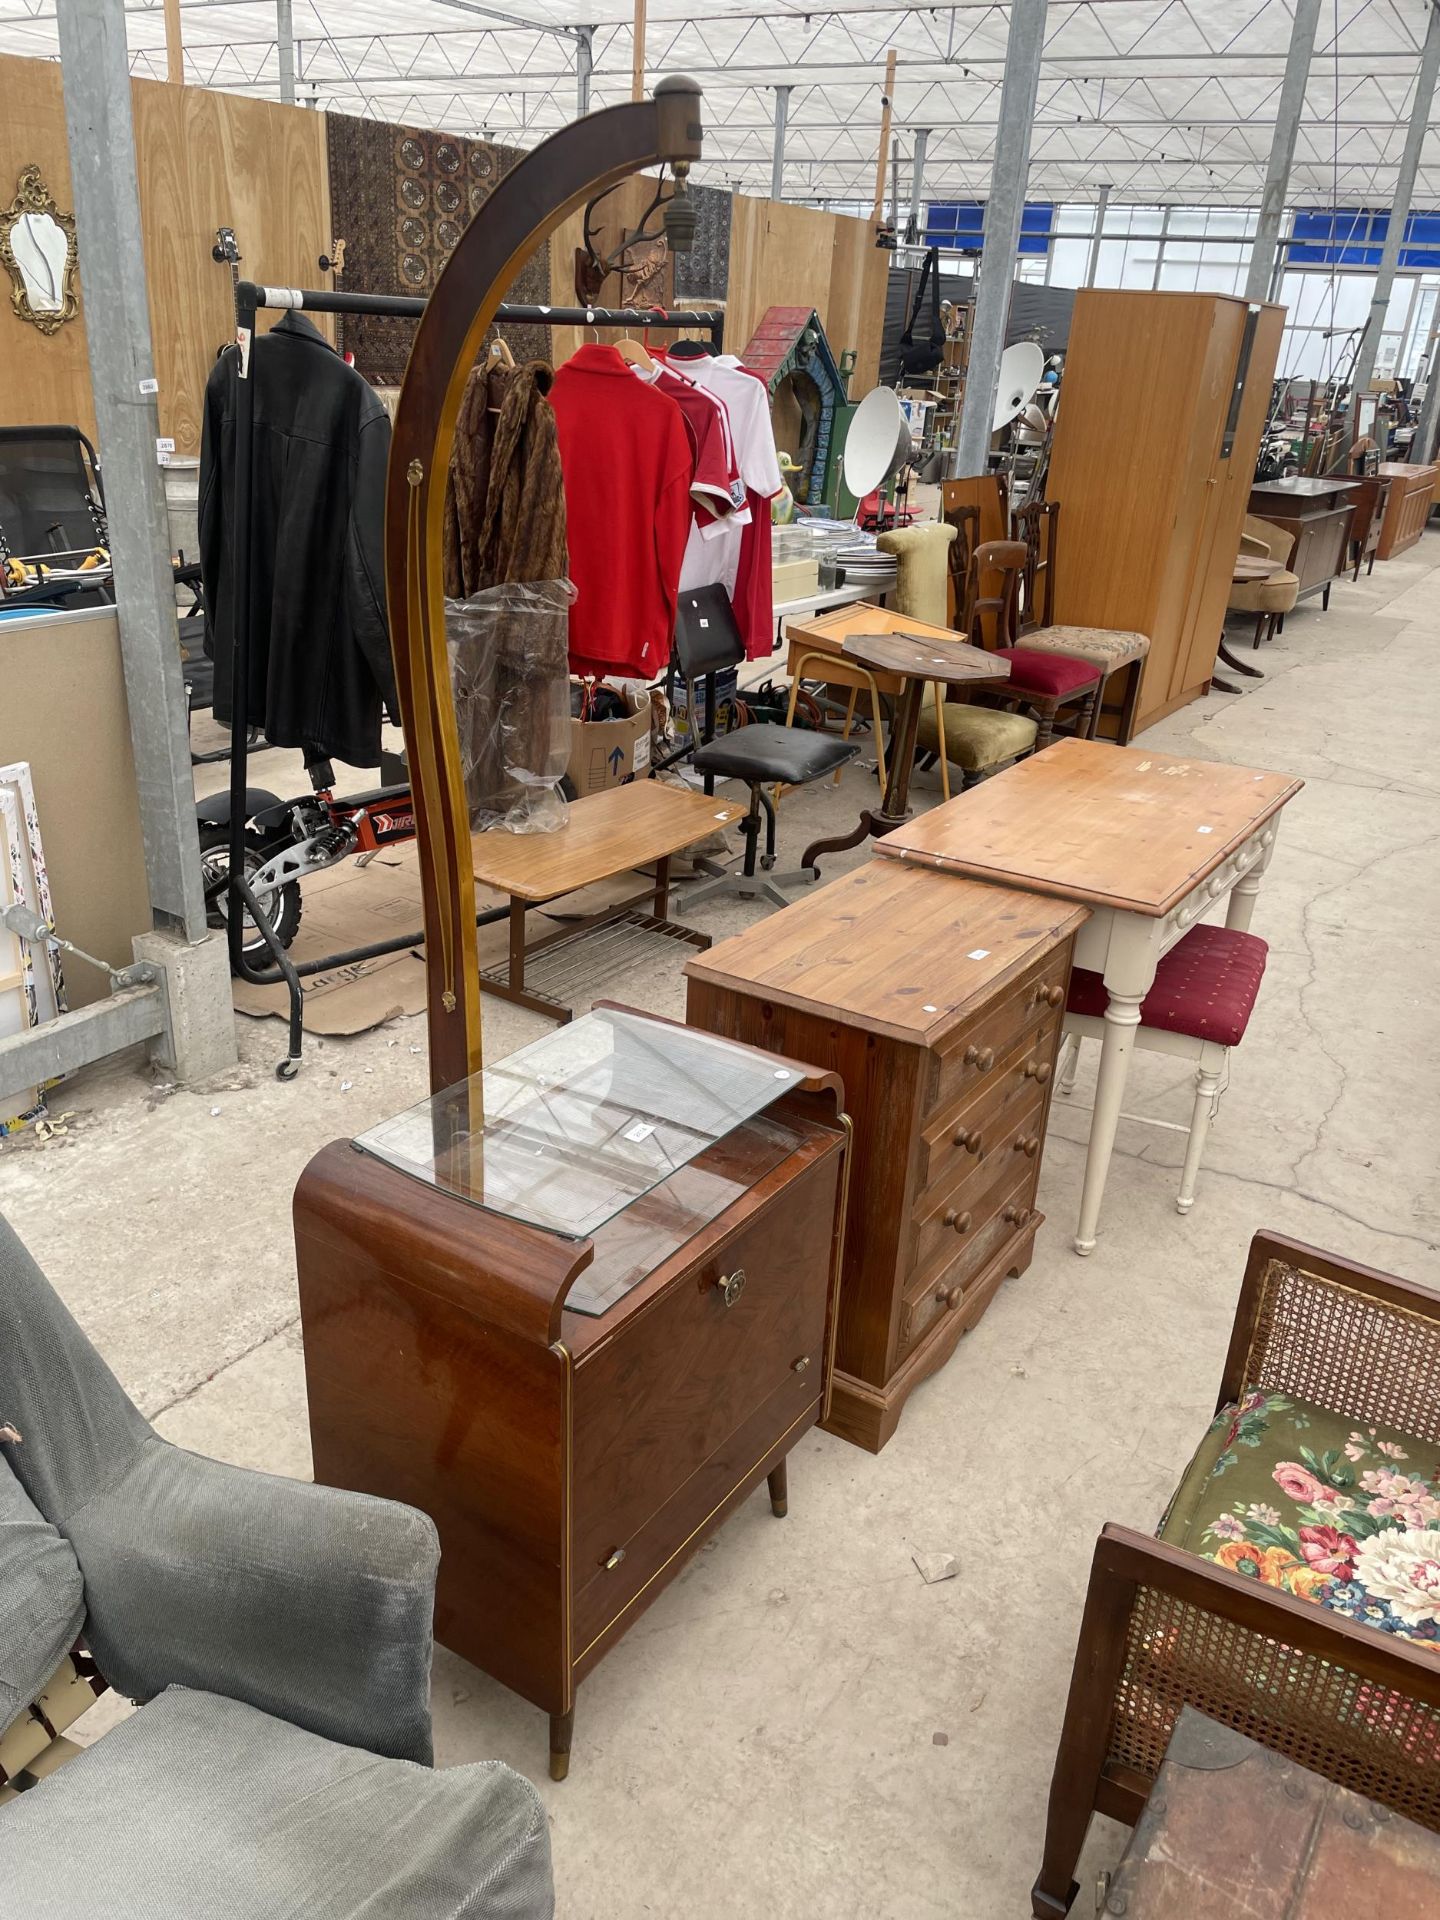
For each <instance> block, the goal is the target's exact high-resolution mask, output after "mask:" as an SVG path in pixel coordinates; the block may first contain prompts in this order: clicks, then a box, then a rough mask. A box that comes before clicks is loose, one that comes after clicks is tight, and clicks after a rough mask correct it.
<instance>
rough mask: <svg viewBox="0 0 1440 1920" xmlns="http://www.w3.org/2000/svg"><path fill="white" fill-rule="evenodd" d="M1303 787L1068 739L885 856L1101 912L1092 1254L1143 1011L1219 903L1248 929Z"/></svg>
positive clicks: (1087, 939)
mask: <svg viewBox="0 0 1440 1920" xmlns="http://www.w3.org/2000/svg"><path fill="white" fill-rule="evenodd" d="M1303 785H1304V782H1303V781H1301V780H1296V779H1292V778H1291V777H1290V776H1289V775H1288V774H1283V773H1267V772H1262V771H1257V770H1256V769H1255V768H1253V767H1231V766H1224V765H1222V764H1220V763H1219V762H1216V761H1212V760H1184V759H1179V758H1176V757H1175V756H1172V755H1169V754H1162V753H1149V752H1147V751H1146V750H1145V749H1144V748H1143V747H1116V746H1111V745H1110V744H1108V743H1107V742H1105V741H1099V740H1059V741H1057V742H1056V743H1055V745H1054V746H1052V747H1048V748H1047V749H1046V750H1045V752H1044V753H1039V754H1034V755H1032V756H1031V758H1030V759H1028V760H1022V761H1020V762H1019V763H1018V765H1016V766H1013V767H1009V768H1007V769H1006V771H1005V772H1004V773H1000V774H996V775H995V777H994V778H993V779H990V780H986V781H983V782H982V783H981V785H980V786H978V787H974V788H972V789H971V790H970V791H969V792H968V793H964V794H961V795H959V796H958V797H957V798H956V799H954V800H951V801H949V802H947V803H946V804H945V805H944V806H940V807H936V808H935V809H934V810H933V811H932V812H930V813H926V814H922V815H921V816H920V817H919V819H916V820H911V821H908V822H907V823H906V824H905V825H904V826H903V827H900V828H898V829H897V830H896V831H895V832H894V833H890V834H887V835H886V837H885V838H884V839H883V840H881V841H879V842H878V843H877V851H878V852H880V853H881V854H885V855H889V856H890V857H891V858H894V859H901V860H916V861H919V862H921V863H923V864H925V865H928V866H935V867H940V868H942V869H945V870H948V871H950V872H954V873H966V874H970V875H971V876H973V877H974V878H976V879H980V880H990V881H993V882H994V883H996V884H997V885H1000V886H1006V887H1016V888H1019V889H1020V890H1021V891H1022V892H1029V893H1044V894H1052V895H1057V896H1058V897H1060V898H1061V899H1066V900H1075V901H1079V902H1082V903H1083V904H1084V905H1086V906H1088V907H1089V908H1090V913H1091V917H1090V919H1089V920H1088V921H1087V922H1086V924H1085V925H1084V926H1083V927H1082V928H1081V929H1080V932H1079V934H1078V935H1077V937H1076V941H1075V965H1076V966H1077V967H1087V968H1089V969H1090V970H1091V971H1092V972H1095V973H1099V974H1101V975H1103V977H1104V981H1105V987H1106V991H1107V993H1108V995H1109V1005H1108V1006H1107V1008H1106V1010H1105V1033H1104V1037H1103V1039H1102V1041H1101V1047H1100V1069H1099V1076H1098V1079H1097V1081H1096V1087H1095V1109H1094V1113H1093V1115H1092V1116H1091V1122H1090V1143H1089V1147H1088V1150H1087V1153H1086V1158H1085V1181H1084V1187H1083V1189H1082V1192H1081V1198H1080V1219H1079V1223H1078V1225H1077V1227H1076V1231H1075V1251H1076V1252H1077V1253H1081V1254H1088V1253H1091V1252H1093V1250H1094V1247H1095V1240H1096V1234H1097V1232H1098V1227H1099V1219H1100V1203H1101V1201H1102V1199H1103V1198H1104V1194H1105V1179H1106V1176H1107V1174H1108V1173H1109V1170H1110V1156H1111V1153H1112V1152H1113V1150H1114V1146H1115V1131H1116V1127H1117V1126H1118V1124H1119V1120H1120V1109H1121V1106H1122V1104H1123V1100H1124V1093H1125V1082H1126V1079H1127V1077H1128V1075H1129V1072H1130V1057H1131V1055H1132V1054H1133V1052H1134V1051H1135V1030H1136V1028H1137V1027H1138V1026H1139V1025H1140V1007H1141V1003H1142V1002H1143V1000H1144V998H1145V996H1146V994H1147V993H1148V992H1149V991H1150V988H1151V987H1152V986H1153V984H1154V981H1155V972H1156V969H1157V967H1158V966H1159V964H1160V962H1161V960H1162V959H1163V958H1164V956H1165V955H1166V954H1167V953H1168V952H1169V951H1170V949H1171V947H1173V946H1174V945H1175V943H1176V942H1177V941H1178V940H1180V939H1182V938H1183V936H1184V935H1185V933H1186V932H1187V931H1188V930H1189V929H1190V928H1191V927H1192V926H1193V925H1194V924H1195V922H1196V921H1197V920H1198V919H1199V918H1200V917H1201V915H1202V914H1204V913H1205V911H1206V910H1207V909H1208V908H1209V907H1210V906H1212V905H1213V903H1214V902H1215V901H1217V900H1219V899H1220V898H1221V897H1222V896H1225V897H1226V910H1225V924H1226V926H1227V927H1233V928H1236V929H1238V930H1239V931H1241V932H1248V931H1249V928H1250V921H1251V917H1252V915H1253V914H1254V911H1255V897H1256V895H1257V894H1258V893H1259V891H1260V882H1261V880H1262V879H1263V877H1264V874H1265V869H1266V868H1267V867H1268V866H1269V864H1270V860H1271V858H1272V856H1273V854H1274V851H1275V836H1276V833H1277V831H1278V828H1279V814H1280V811H1281V809H1282V808H1283V807H1284V806H1285V805H1286V804H1287V803H1288V802H1289V801H1291V800H1293V799H1294V797H1295V795H1296V794H1297V793H1298V792H1299V791H1300V789H1301V787H1302V786H1303Z"/></svg>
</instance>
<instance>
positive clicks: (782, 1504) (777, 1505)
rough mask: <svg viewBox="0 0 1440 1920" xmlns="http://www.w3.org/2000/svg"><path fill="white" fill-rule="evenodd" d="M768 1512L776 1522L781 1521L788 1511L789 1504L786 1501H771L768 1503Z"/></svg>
mask: <svg viewBox="0 0 1440 1920" xmlns="http://www.w3.org/2000/svg"><path fill="white" fill-rule="evenodd" d="M770 1511H771V1512H772V1513H773V1514H774V1516H775V1518H776V1519H777V1520H783V1519H784V1518H785V1516H786V1514H787V1513H788V1512H789V1511H790V1502H789V1501H788V1500H772V1501H771V1502H770Z"/></svg>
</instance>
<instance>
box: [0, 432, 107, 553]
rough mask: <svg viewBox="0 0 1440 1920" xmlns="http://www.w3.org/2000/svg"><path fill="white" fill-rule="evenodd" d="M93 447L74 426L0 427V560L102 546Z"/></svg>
mask: <svg viewBox="0 0 1440 1920" xmlns="http://www.w3.org/2000/svg"><path fill="white" fill-rule="evenodd" d="M109 542H110V535H109V532H108V530H107V527H106V523H105V496H104V494H103V493H102V492H101V489H100V468H99V463H98V462H97V460H96V458H95V449H94V448H93V447H92V446H91V444H90V442H89V441H88V440H87V439H86V438H85V435H84V434H83V433H81V431H80V429H79V428H78V427H0V559H7V558H10V557H12V556H13V557H16V558H24V559H45V558H47V557H48V558H56V557H58V556H59V555H60V554H62V553H69V554H84V553H89V552H90V551H91V549H92V548H94V547H97V546H108V545H109Z"/></svg>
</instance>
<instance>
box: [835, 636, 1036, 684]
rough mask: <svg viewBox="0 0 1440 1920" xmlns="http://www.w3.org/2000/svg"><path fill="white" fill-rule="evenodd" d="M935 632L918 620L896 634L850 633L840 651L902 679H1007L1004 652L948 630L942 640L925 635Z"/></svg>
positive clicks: (945, 681) (952, 681) (964, 681)
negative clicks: (916, 624) (914, 626)
mask: <svg viewBox="0 0 1440 1920" xmlns="http://www.w3.org/2000/svg"><path fill="white" fill-rule="evenodd" d="M934 631H936V629H934V628H929V627H926V626H925V625H924V623H923V622H921V623H920V625H919V627H918V630H912V629H911V628H908V627H907V628H906V629H905V630H904V631H903V632H899V633H852V634H851V635H850V636H849V638H848V639H847V640H845V641H843V642H842V643H841V648H840V650H841V652H842V653H843V654H844V655H845V656H846V657H847V658H848V659H851V660H859V661H860V662H861V664H862V665H864V666H867V667H874V668H875V669H876V671H877V672H880V673H893V674H898V675H899V676H900V678H902V679H905V680H926V681H929V680H939V681H940V682H941V683H942V684H943V685H945V686H947V687H958V686H972V685H973V684H974V683H975V682H976V681H977V680H1008V679H1009V678H1010V662H1009V661H1008V660H1007V659H1006V658H1005V657H1004V655H1003V654H999V653H987V652H986V651H985V649H984V648H983V647H974V646H971V644H970V642H969V641H968V640H962V639H961V638H960V637H959V635H958V634H953V633H948V634H946V636H945V638H944V639H943V640H932V639H928V638H927V637H926V636H927V634H929V633H932V632H934Z"/></svg>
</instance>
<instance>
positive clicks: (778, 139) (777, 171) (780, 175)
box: [770, 87, 790, 200]
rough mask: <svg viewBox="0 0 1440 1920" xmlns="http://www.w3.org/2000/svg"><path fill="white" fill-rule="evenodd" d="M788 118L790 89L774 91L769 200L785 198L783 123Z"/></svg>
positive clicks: (777, 88)
mask: <svg viewBox="0 0 1440 1920" xmlns="http://www.w3.org/2000/svg"><path fill="white" fill-rule="evenodd" d="M789 117H790V89H789V87H776V89H775V150H774V153H773V154H772V155H771V158H770V198H771V199H772V200H783V199H784V198H785V123H786V121H787V120H788V119H789Z"/></svg>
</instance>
